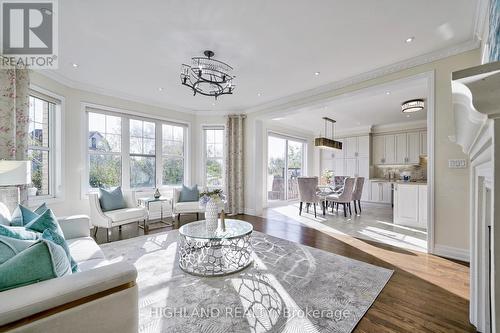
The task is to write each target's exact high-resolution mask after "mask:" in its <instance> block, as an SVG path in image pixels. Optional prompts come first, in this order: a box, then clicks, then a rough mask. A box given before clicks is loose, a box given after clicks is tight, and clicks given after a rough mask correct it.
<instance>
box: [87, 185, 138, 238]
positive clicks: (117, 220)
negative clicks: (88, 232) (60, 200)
mask: <svg viewBox="0 0 500 333" xmlns="http://www.w3.org/2000/svg"><path fill="white" fill-rule="evenodd" d="M123 197H124V199H125V202H126V204H127V207H126V208H122V209H116V210H110V211H107V212H103V211H102V209H101V204H100V203H99V195H98V194H97V193H91V194H89V203H90V220H91V221H92V225H93V226H94V227H95V230H94V238H95V236H96V234H97V230H98V228H106V239H107V241H108V242H109V237H110V233H111V228H113V227H121V226H122V225H124V224H128V223H134V222H140V221H143V222H144V223H146V218H147V211H146V209H145V208H143V207H138V205H137V200H136V199H135V192H134V191H123Z"/></svg>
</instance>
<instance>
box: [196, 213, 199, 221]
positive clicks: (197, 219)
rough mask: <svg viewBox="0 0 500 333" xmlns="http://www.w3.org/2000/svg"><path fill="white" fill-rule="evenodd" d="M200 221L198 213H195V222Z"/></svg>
mask: <svg viewBox="0 0 500 333" xmlns="http://www.w3.org/2000/svg"><path fill="white" fill-rule="evenodd" d="M199 220H200V213H196V221H199Z"/></svg>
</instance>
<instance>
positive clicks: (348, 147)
mask: <svg viewBox="0 0 500 333" xmlns="http://www.w3.org/2000/svg"><path fill="white" fill-rule="evenodd" d="M342 148H345V149H344V158H356V156H357V153H358V138H357V137H352V138H346V139H345V140H344V147H342Z"/></svg>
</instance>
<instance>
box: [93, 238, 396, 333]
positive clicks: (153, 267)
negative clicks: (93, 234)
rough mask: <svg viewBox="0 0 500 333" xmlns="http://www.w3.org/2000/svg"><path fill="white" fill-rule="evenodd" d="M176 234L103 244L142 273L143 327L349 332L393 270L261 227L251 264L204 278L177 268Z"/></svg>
mask: <svg viewBox="0 0 500 333" xmlns="http://www.w3.org/2000/svg"><path fill="white" fill-rule="evenodd" d="M178 236H179V234H178V231H177V230H174V231H169V232H165V233H160V234H154V235H147V236H141V237H137V238H132V239H127V240H123V241H119V242H113V243H109V244H104V245H102V249H103V251H104V253H105V254H106V257H107V258H108V259H110V261H112V262H117V261H127V262H129V263H132V264H134V265H135V267H136V268H137V270H138V272H139V275H138V278H137V283H138V286H139V331H140V332H169V333H170V332H172V333H173V332H203V333H204V332H207V333H208V332H210V333H218V332H221V333H222V332H225V333H240V332H251V333H261V332H297V333H299V332H300V333H308V332H351V331H352V330H353V329H354V327H355V326H356V324H357V323H358V321H359V320H360V319H361V317H363V315H364V314H365V313H366V311H367V310H368V308H369V307H370V306H371V305H372V303H373V301H374V300H375V298H376V297H377V295H378V294H379V293H380V291H381V290H382V289H383V288H384V286H385V284H386V283H387V281H388V280H389V279H390V277H391V275H392V273H393V271H391V270H388V269H385V268H381V267H377V266H373V265H370V264H366V263H363V262H360V261H356V260H352V259H349V258H346V257H343V256H339V255H335V254H333V253H329V252H325V251H322V250H318V249H315V248H311V247H308V246H303V245H300V244H297V243H294V242H290V241H287V240H283V239H280V238H276V237H272V236H269V235H266V234H263V233H260V232H254V233H253V234H252V245H253V248H254V255H253V263H252V264H251V266H250V267H248V268H246V269H245V270H243V271H241V272H239V273H235V274H232V275H228V276H224V277H210V278H203V277H197V276H191V275H189V274H187V273H184V272H183V271H182V270H181V269H180V268H179V266H178V257H177V256H178V254H177V239H178Z"/></svg>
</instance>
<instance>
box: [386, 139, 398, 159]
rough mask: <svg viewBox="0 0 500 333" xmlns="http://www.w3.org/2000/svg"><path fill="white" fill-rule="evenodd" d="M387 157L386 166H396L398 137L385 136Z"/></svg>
mask: <svg viewBox="0 0 500 333" xmlns="http://www.w3.org/2000/svg"><path fill="white" fill-rule="evenodd" d="M384 139H385V140H384V142H385V157H384V164H396V136H395V135H384Z"/></svg>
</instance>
